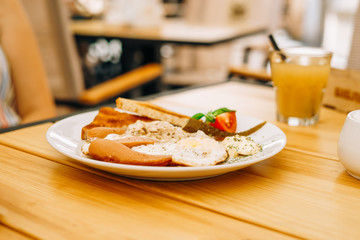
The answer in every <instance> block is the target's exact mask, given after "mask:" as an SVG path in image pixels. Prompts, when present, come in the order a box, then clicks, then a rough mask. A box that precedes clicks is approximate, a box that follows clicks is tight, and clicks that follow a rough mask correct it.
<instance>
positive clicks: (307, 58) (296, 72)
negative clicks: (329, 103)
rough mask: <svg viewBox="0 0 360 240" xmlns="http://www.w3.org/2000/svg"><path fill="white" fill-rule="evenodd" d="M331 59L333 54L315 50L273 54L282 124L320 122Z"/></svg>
mask: <svg viewBox="0 0 360 240" xmlns="http://www.w3.org/2000/svg"><path fill="white" fill-rule="evenodd" d="M331 57H332V53H331V52H329V51H326V50H323V49H320V48H312V47H293V48H287V49H283V50H281V51H273V52H272V53H271V57H270V65H271V76H272V81H273V85H274V89H275V92H276V106H277V120H278V121H280V122H285V123H287V124H288V125H290V126H309V125H312V124H315V123H317V122H318V120H319V111H320V107H321V104H322V98H323V94H324V91H325V87H326V83H327V79H328V77H329V73H330V62H331Z"/></svg>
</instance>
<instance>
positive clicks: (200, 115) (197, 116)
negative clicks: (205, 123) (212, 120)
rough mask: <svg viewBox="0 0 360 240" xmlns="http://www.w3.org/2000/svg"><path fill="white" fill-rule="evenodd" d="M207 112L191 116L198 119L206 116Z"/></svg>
mask: <svg viewBox="0 0 360 240" xmlns="http://www.w3.org/2000/svg"><path fill="white" fill-rule="evenodd" d="M204 116H205V114H203V113H197V114H195V115H194V116H192V117H191V118H194V119H197V120H200V119H201V118H202V117H204Z"/></svg>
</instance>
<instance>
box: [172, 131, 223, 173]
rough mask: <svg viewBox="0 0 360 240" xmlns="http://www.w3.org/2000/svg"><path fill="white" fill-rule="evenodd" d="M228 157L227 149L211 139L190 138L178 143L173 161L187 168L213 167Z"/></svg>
mask: <svg viewBox="0 0 360 240" xmlns="http://www.w3.org/2000/svg"><path fill="white" fill-rule="evenodd" d="M227 157H228V154H227V152H226V150H225V148H224V147H223V146H222V145H221V144H220V143H219V142H217V141H215V140H214V139H212V138H209V137H189V138H184V139H182V140H180V141H179V142H177V144H176V147H175V150H174V153H173V155H172V161H173V162H174V163H176V164H180V165H185V166H212V165H216V164H218V163H220V162H223V161H225V160H226V158H227Z"/></svg>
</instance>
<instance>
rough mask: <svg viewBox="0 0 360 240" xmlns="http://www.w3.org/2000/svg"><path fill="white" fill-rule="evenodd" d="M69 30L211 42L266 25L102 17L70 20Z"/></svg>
mask: <svg viewBox="0 0 360 240" xmlns="http://www.w3.org/2000/svg"><path fill="white" fill-rule="evenodd" d="M71 30H72V32H73V33H74V35H75V36H78V37H108V38H118V39H120V40H122V41H131V42H137V43H138V42H142V43H153V44H156V43H157V44H158V43H176V44H187V45H204V46H206V45H214V44H220V43H225V42H229V41H232V40H235V39H238V38H241V37H245V36H248V35H252V34H256V33H261V32H264V31H265V30H266V26H265V25H263V24H258V23H252V22H251V23H244V24H242V25H239V26H228V27H226V26H201V25H192V24H188V23H186V22H185V21H184V20H170V19H167V20H164V21H163V23H162V24H161V25H160V26H159V27H128V26H124V25H119V24H111V23H107V22H106V21H105V20H73V21H71Z"/></svg>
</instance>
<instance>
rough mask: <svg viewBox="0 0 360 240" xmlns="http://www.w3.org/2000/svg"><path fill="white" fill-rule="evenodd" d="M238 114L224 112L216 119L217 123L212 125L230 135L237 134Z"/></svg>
mask: <svg viewBox="0 0 360 240" xmlns="http://www.w3.org/2000/svg"><path fill="white" fill-rule="evenodd" d="M236 123H237V121H236V113H235V111H231V112H224V113H221V114H219V115H217V116H216V117H215V122H214V123H210V125H212V126H214V127H216V128H218V129H220V130H223V131H226V132H230V133H234V132H236Z"/></svg>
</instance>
